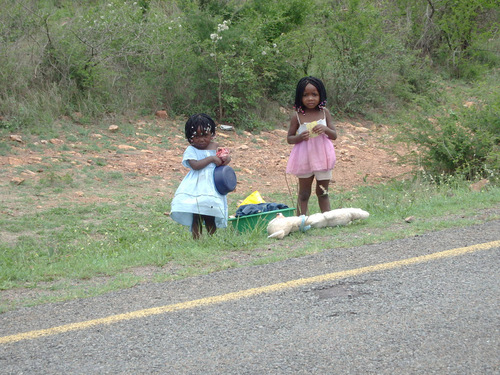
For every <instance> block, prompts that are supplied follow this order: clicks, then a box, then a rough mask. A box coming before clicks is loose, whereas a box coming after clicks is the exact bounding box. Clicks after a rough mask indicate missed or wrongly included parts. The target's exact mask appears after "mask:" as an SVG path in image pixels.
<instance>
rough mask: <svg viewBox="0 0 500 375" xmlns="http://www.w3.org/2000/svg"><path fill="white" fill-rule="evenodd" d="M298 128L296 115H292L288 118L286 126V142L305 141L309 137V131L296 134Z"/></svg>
mask: <svg viewBox="0 0 500 375" xmlns="http://www.w3.org/2000/svg"><path fill="white" fill-rule="evenodd" d="M298 129H299V120H297V116H293V117H292V119H291V120H290V127H289V128H288V135H287V136H286V141H287V142H288V144H291V145H293V144H296V143H300V142H302V141H307V140H308V139H309V132H308V131H305V132H303V133H300V134H297V130H298Z"/></svg>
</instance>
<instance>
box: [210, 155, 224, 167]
mask: <svg viewBox="0 0 500 375" xmlns="http://www.w3.org/2000/svg"><path fill="white" fill-rule="evenodd" d="M212 158H213V159H212V160H213V161H212V163H214V164H215V165H216V166H217V167H218V166H220V165H223V164H224V162H223V161H222V159H221V158H219V157H218V156H212Z"/></svg>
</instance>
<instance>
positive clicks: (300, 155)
mask: <svg viewBox="0 0 500 375" xmlns="http://www.w3.org/2000/svg"><path fill="white" fill-rule="evenodd" d="M336 160H337V158H336V156H335V148H334V147H333V143H332V141H331V140H330V139H328V137H327V136H326V135H324V134H320V135H319V136H317V137H314V138H309V140H307V141H302V142H300V143H297V144H295V145H294V146H293V148H292V151H291V152H290V157H289V158H288V164H287V166H286V173H290V174H293V175H296V176H300V175H304V174H308V173H312V172H317V171H328V170H331V169H333V167H334V166H335V161H336Z"/></svg>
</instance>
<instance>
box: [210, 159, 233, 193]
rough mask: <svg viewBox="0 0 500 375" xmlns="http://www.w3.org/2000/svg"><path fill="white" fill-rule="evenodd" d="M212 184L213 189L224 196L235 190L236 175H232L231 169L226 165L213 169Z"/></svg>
mask: <svg viewBox="0 0 500 375" xmlns="http://www.w3.org/2000/svg"><path fill="white" fill-rule="evenodd" d="M214 182H215V188H216V189H217V191H218V192H219V194H220V195H226V194H227V193H229V192H231V191H233V190H234V189H236V173H234V170H233V168H231V167H230V166H228V165H221V166H219V167H215V169H214Z"/></svg>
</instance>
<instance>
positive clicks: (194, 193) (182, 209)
mask: <svg viewBox="0 0 500 375" xmlns="http://www.w3.org/2000/svg"><path fill="white" fill-rule="evenodd" d="M215 153H216V150H199V149H197V148H196V147H193V146H188V148H187V149H186V151H184V155H183V158H182V165H183V166H185V167H187V168H189V172H188V174H187V175H186V177H184V179H183V180H182V182H181V184H180V185H179V187H178V188H177V191H176V192H175V196H174V199H173V200H172V204H171V213H170V217H171V218H172V219H173V220H175V221H176V222H178V223H180V224H182V225H187V226H189V228H190V229H191V226H192V224H193V214H199V215H207V216H213V217H215V225H216V226H217V228H225V227H227V217H228V208H227V197H226V196H225V195H221V194H219V193H218V192H217V190H216V189H215V182H214V169H215V167H216V165H215V163H210V164H209V165H207V166H206V167H205V168H203V169H199V170H194V169H192V168H191V166H190V165H189V162H188V160H202V159H205V158H206V157H209V156H213V155H215Z"/></svg>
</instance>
